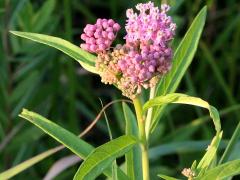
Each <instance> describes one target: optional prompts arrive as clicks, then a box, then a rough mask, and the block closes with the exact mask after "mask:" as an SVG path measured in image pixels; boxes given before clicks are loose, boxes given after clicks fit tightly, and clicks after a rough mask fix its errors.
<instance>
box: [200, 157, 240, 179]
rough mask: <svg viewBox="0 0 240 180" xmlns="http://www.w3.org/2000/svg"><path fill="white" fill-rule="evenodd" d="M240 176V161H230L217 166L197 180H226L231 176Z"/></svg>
mask: <svg viewBox="0 0 240 180" xmlns="http://www.w3.org/2000/svg"><path fill="white" fill-rule="evenodd" d="M237 174H240V160H239V159H238V160H234V161H229V162H227V163H224V164H222V165H220V166H217V167H215V168H213V169H211V170H209V171H207V172H206V174H204V176H199V177H197V178H196V180H209V179H217V180H218V179H219V180H220V179H224V178H227V177H230V176H234V175H237Z"/></svg>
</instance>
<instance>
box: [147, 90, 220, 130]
mask: <svg viewBox="0 0 240 180" xmlns="http://www.w3.org/2000/svg"><path fill="white" fill-rule="evenodd" d="M169 103H175V104H189V105H194V106H199V107H202V108H206V109H208V111H209V114H210V117H211V118H212V119H213V123H214V125H215V129H216V131H217V132H220V130H221V123H220V117H219V114H218V111H217V109H216V108H215V107H213V106H211V105H209V104H208V102H206V101H204V100H202V99H200V98H197V97H192V96H188V95H186V94H180V93H172V94H167V95H165V96H158V97H155V98H153V99H151V100H149V101H147V102H146V103H145V104H144V106H143V111H144V112H145V111H146V110H147V109H149V108H151V107H154V106H160V107H161V106H163V105H166V104H169Z"/></svg>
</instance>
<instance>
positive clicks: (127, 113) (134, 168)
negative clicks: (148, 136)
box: [122, 102, 142, 180]
mask: <svg viewBox="0 0 240 180" xmlns="http://www.w3.org/2000/svg"><path fill="white" fill-rule="evenodd" d="M122 107H123V113H124V118H125V122H126V135H132V136H135V137H138V127H137V120H136V117H135V115H134V113H133V112H132V111H131V109H130V108H129V106H128V105H127V104H126V103H124V102H123V103H122ZM125 158H126V166H127V175H128V177H129V178H130V179H137V180H141V179H142V172H141V171H139V169H142V166H141V165H142V163H141V161H142V160H141V150H140V147H139V146H135V147H133V148H132V149H131V150H130V151H129V152H128V153H126V156H125Z"/></svg>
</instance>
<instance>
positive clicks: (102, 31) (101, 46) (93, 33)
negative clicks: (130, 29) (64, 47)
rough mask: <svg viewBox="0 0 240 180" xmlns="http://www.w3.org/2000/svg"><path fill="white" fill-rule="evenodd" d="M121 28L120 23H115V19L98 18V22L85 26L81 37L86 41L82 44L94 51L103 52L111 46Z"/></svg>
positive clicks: (86, 48)
mask: <svg viewBox="0 0 240 180" xmlns="http://www.w3.org/2000/svg"><path fill="white" fill-rule="evenodd" d="M119 30H120V25H119V24H118V23H115V22H114V20H112V19H109V20H107V19H98V20H97V22H96V24H94V25H92V24H88V25H87V26H86V27H85V28H84V30H83V31H84V33H83V34H82V35H81V39H82V40H84V41H85V43H83V44H81V45H80V46H81V48H82V49H84V50H86V51H89V52H92V53H99V52H103V51H105V50H106V49H108V48H109V47H110V46H111V44H112V42H113V41H114V39H115V38H116V34H117V32H118V31H119Z"/></svg>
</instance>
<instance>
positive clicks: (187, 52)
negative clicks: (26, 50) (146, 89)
mask: <svg viewBox="0 0 240 180" xmlns="http://www.w3.org/2000/svg"><path fill="white" fill-rule="evenodd" d="M206 12H207V8H206V7H204V8H203V9H202V10H201V11H200V12H199V14H198V15H197V16H196V18H195V19H194V21H193V23H192V25H191V26H190V28H189V29H188V31H187V33H186V34H185V36H184V38H183V40H182V41H181V43H180V44H179V46H178V48H177V50H176V52H175V54H174V57H173V65H172V69H171V70H170V72H169V73H168V74H167V75H166V76H165V77H163V78H162V79H161V81H160V82H159V84H158V85H157V90H156V96H160V95H165V94H168V93H173V92H175V91H176V89H177V87H178V85H179V83H180V81H181V79H182V78H183V75H184V73H185V72H186V70H187V68H188V67H189V65H190V64H191V62H192V60H193V57H194V54H195V52H196V50H197V46H198V42H199V39H200V36H201V34H202V30H203V27H204V24H205V19H206ZM163 108H164V107H163V106H162V107H157V108H154V111H153V112H154V114H153V120H152V122H151V131H153V130H154V129H155V127H156V125H157V123H158V121H159V119H160V116H161V114H162V113H161V112H162V111H163Z"/></svg>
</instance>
